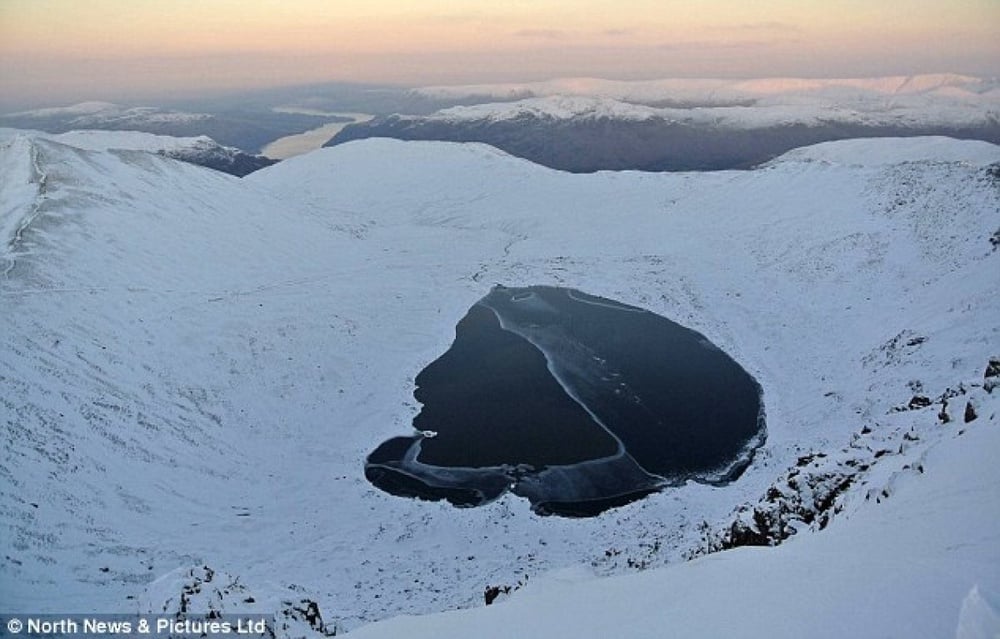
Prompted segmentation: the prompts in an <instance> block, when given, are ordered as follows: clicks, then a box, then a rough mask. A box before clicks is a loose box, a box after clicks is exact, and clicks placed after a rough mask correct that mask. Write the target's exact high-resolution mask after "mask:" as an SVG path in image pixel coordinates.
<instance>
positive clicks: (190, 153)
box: [0, 128, 276, 177]
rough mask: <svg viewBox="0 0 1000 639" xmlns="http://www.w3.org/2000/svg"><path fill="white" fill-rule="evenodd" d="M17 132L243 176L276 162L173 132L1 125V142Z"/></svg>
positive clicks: (210, 140)
mask: <svg viewBox="0 0 1000 639" xmlns="http://www.w3.org/2000/svg"><path fill="white" fill-rule="evenodd" d="M18 135H27V136H31V137H33V138H44V139H48V140H52V141H54V142H60V143H62V144H66V145H69V146H73V147H76V148H79V149H86V150H90V151H106V150H113V149H117V150H121V151H145V152H147V153H158V154H160V155H162V156H165V157H169V158H173V159H175V160H182V161H184V162H190V163H191V164H197V165H198V166H204V167H208V168H210V169H215V170H216V171H222V172H223V173H229V174H230V175H235V176H236V177H243V176H244V175H248V174H250V173H253V172H254V171H256V170H258V169H262V168H264V167H265V166H271V165H272V164H274V163H275V162H276V160H272V159H270V158H266V157H264V156H262V155H250V154H249V153H244V152H243V151H241V150H239V149H237V148H235V147H231V146H223V145H221V144H219V143H218V142H216V141H215V140H213V139H212V138H210V137H208V136H206V135H200V136H197V137H187V138H178V137H174V136H171V135H155V134H153V133H143V132H141V131H88V130H81V131H67V132H66V133H43V132H41V131H25V130H21V129H3V128H0V141H3V140H9V139H10V138H12V137H14V136H18Z"/></svg>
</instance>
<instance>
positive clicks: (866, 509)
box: [351, 397, 1000, 639]
mask: <svg viewBox="0 0 1000 639" xmlns="http://www.w3.org/2000/svg"><path fill="white" fill-rule="evenodd" d="M998 400H1000V398H998V397H993V398H991V401H990V402H989V404H988V406H986V407H984V408H986V409H987V410H988V411H989V412H990V414H991V418H990V419H989V421H988V423H984V424H979V425H976V426H975V427H970V428H968V429H967V430H964V432H962V434H961V435H959V434H958V431H953V432H951V433H949V434H948V435H947V436H946V437H945V438H944V439H945V441H943V442H942V443H941V444H940V445H938V446H936V447H934V448H933V449H932V450H930V451H929V452H928V453H927V454H926V455H924V456H922V458H921V466H922V469H923V470H922V471H921V472H917V471H912V472H910V473H906V474H904V476H902V477H899V478H898V480H897V481H896V482H894V484H893V486H892V488H893V490H892V493H891V494H890V495H889V497H887V498H885V499H884V500H883V501H882V502H881V503H878V504H876V503H874V502H872V501H869V502H867V503H865V504H863V506H861V507H859V508H858V509H857V510H855V511H853V512H852V513H851V514H850V515H849V516H847V515H845V516H843V517H842V518H840V519H838V520H837V521H836V522H835V523H834V524H833V525H831V526H830V527H829V528H828V529H827V530H826V531H824V532H823V533H821V534H817V535H805V536H803V537H801V538H796V539H794V540H792V541H790V542H787V543H786V544H784V545H782V546H780V547H778V548H766V549H762V548H739V549H736V550H732V551H729V552H725V553H719V554H714V555H709V556H708V557H703V558H699V559H696V560H693V561H691V562H688V563H683V564H678V565H675V566H670V567H667V568H661V569H658V570H652V571H647V572H644V573H642V574H639V575H629V576H623V577H612V578H605V579H596V578H594V577H593V576H592V575H588V574H586V573H582V572H581V571H567V572H563V573H556V574H552V575H549V576H547V577H546V578H544V579H543V580H540V582H539V583H532V584H530V585H529V586H527V587H526V588H524V589H523V590H522V591H519V592H517V593H515V594H514V595H513V596H512V597H511V598H510V600H509V601H505V602H502V603H499V604H497V605H494V606H492V607H489V608H480V609H474V610H462V611H455V612H448V613H442V614H437V615H430V616H427V617H422V618H421V617H417V618H414V617H402V618H396V619H393V620H390V621H386V622H382V623H379V624H375V625H373V626H370V627H367V628H364V629H361V630H359V631H358V632H357V633H351V636H352V637H353V636H355V634H356V635H357V637H359V639H361V638H364V637H372V638H374V637H408V638H411V639H423V638H424V637H427V638H428V639H430V638H434V639H445V638H451V637H454V638H460V637H484V638H485V637H497V638H498V639H499V638H506V637H526V638H527V637H545V638H556V637H567V638H579V637H594V638H601V637H615V636H617V637H635V638H637V639H638V638H639V637H649V638H650V639H656V638H659V637H664V636H676V637H725V636H738V637H817V638H818V637H830V638H831V639H835V638H838V637H954V636H957V637H959V638H962V639H964V638H966V637H970V638H971V637H993V636H996V633H997V632H1000V605H998V604H1000V598H998V597H997V595H998V594H1000V591H997V590H996V588H997V586H998V585H1000V578H998V576H997V567H998V566H1000V531H998V530H997V526H996V523H997V521H998V520H1000V484H998V483H997V481H996V479H997V471H996V469H995V467H996V453H997V451H998V450H1000V420H998V419H997V412H998V410H1000V401H998ZM976 593H989V594H988V595H987V596H986V597H985V599H986V601H987V603H986V604H985V605H983V604H979V605H978V606H977V605H976V602H975V598H976ZM989 595H992V596H989ZM980 596H982V595H980ZM967 598H969V599H970V600H971V601H970V602H969V603H967V604H966V603H965V601H966V599H967ZM963 604H965V605H966V608H967V610H966V611H965V613H964V615H963ZM983 623H986V624H987V625H986V626H985V628H984V629H985V630H988V631H989V632H985V633H983V634H978V633H974V632H972V631H973V630H974V629H975V628H977V627H980V628H982V627H983V626H982V624H983ZM960 628H961V630H960Z"/></svg>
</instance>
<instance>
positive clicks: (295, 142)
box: [261, 107, 374, 160]
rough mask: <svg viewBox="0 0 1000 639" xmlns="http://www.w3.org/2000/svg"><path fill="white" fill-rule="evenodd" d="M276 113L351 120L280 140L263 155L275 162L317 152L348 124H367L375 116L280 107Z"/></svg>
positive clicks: (266, 147)
mask: <svg viewBox="0 0 1000 639" xmlns="http://www.w3.org/2000/svg"><path fill="white" fill-rule="evenodd" d="M275 111H280V112H283V113H302V114H305V115H324V116H331V117H338V118H349V120H347V121H345V122H331V123H330V124H324V125H323V126H321V127H318V128H315V129H311V130H309V131H306V132H305V133H296V134H295V135H287V136H285V137H283V138H278V139H277V140H275V141H274V142H271V143H270V144H268V145H267V146H265V147H264V148H263V150H262V151H261V155H264V156H266V157H269V158H272V159H274V160H287V159H288V158H291V157H295V156H296V155H302V154H303V153H308V152H310V151H315V150H316V149H319V148H321V147H322V146H323V145H324V144H326V143H327V142H328V141H329V140H330V138H332V137H333V136H335V135H336V134H337V133H339V132H340V130H341V129H343V128H344V127H345V126H347V125H348V124H354V123H355V122H367V121H368V120H371V119H372V118H373V117H374V116H372V115H369V114H367V113H339V112H333V111H317V110H315V109H299V108H291V107H279V108H277V109H275Z"/></svg>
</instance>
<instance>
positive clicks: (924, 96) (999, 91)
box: [327, 74, 1000, 172]
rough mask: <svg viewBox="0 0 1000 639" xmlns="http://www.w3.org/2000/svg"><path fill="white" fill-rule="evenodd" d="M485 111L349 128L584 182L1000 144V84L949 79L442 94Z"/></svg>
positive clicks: (586, 82) (583, 84)
mask: <svg viewBox="0 0 1000 639" xmlns="http://www.w3.org/2000/svg"><path fill="white" fill-rule="evenodd" d="M415 92H416V93H418V94H420V95H424V96H426V97H427V98H433V99H437V100H454V101H456V102H458V101H464V102H469V101H480V102H481V104H476V105H473V106H456V107H450V108H446V109H441V110H439V111H437V112H435V113H432V114H430V115H400V114H396V115H389V116H383V117H379V118H376V119H373V120H371V121H369V122H365V123H358V124H353V125H349V126H347V127H345V128H344V129H343V130H342V131H340V132H339V133H338V134H337V135H336V136H335V137H334V138H332V139H331V140H330V141H329V142H328V143H327V146H334V145H337V144H341V143H344V142H348V141H351V140H357V139H363V138H371V137H390V138H397V139H401V140H438V141H453V142H483V143H486V144H490V145H493V146H495V147H497V148H499V149H502V150H504V151H506V152H508V153H511V154H512V155H516V156H518V157H522V158H526V159H528V160H531V161H533V162H537V163H539V164H543V165H545V166H548V167H551V168H556V169H562V170H568V171H573V172H591V171H598V170H606V169H608V170H622V169H638V170H646V171H662V170H667V171H676V170H712V169H733V168H748V167H751V166H754V165H757V164H760V163H762V162H765V161H767V160H770V159H772V158H774V157H776V156H778V155H780V154H782V153H784V152H786V151H788V150H790V149H793V148H797V147H800V146H804V145H809V144H815V143H819V142H825V141H832V140H841V139H848V138H860V137H908V136H922V135H943V136H949V137H954V138H960V139H977V140H985V141H989V142H994V143H996V142H1000V83H998V82H997V81H996V80H985V79H980V78H972V77H968V76H959V75H950V74H938V75H921V76H900V77H887V78H874V79H847V80H808V79H768V80H751V81H727V80H661V81H650V82H613V81H604V80H592V79H567V80H557V81H552V82H543V83H527V84H504V85H475V86H465V87H431V88H425V89H418V90H416V91H415Z"/></svg>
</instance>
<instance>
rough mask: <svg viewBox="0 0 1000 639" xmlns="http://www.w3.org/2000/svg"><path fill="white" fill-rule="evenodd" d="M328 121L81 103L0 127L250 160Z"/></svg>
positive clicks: (252, 111)
mask: <svg viewBox="0 0 1000 639" xmlns="http://www.w3.org/2000/svg"><path fill="white" fill-rule="evenodd" d="M331 119H333V120H336V118H331V117H327V116H318V115H311V114H304V113H287V112H275V111H273V110H272V109H270V108H254V107H253V105H249V106H247V107H244V108H237V107H235V106H229V107H228V108H227V109H226V110H222V111H215V112H212V113H204V112H191V111H182V110H176V109H168V108H164V107H158V106H124V105H120V104H114V103H111V102H81V103H79V104H74V105H70V106H62V107H50V108H44V109H33V110H30V111H19V112H16V113H3V114H0V127H8V128H16V129H29V130H40V131H46V132H48V133H67V132H71V131H79V130H100V131H122V132H143V133H150V134H155V135H159V136H170V137H179V138H197V137H203V136H207V137H209V138H212V139H213V140H216V141H217V142H219V143H220V144H222V145H224V146H227V147H235V148H238V149H241V150H242V151H244V152H245V153H247V154H248V155H249V156H250V157H252V156H254V155H255V154H257V153H259V152H260V150H261V149H262V148H263V147H264V146H266V145H267V144H269V143H270V142H273V141H274V140H277V139H279V138H282V137H284V136H287V135H291V134H298V133H302V132H304V131H308V130H310V129H314V128H316V127H318V126H321V125H323V124H325V123H327V122H329V121H330V120H331Z"/></svg>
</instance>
